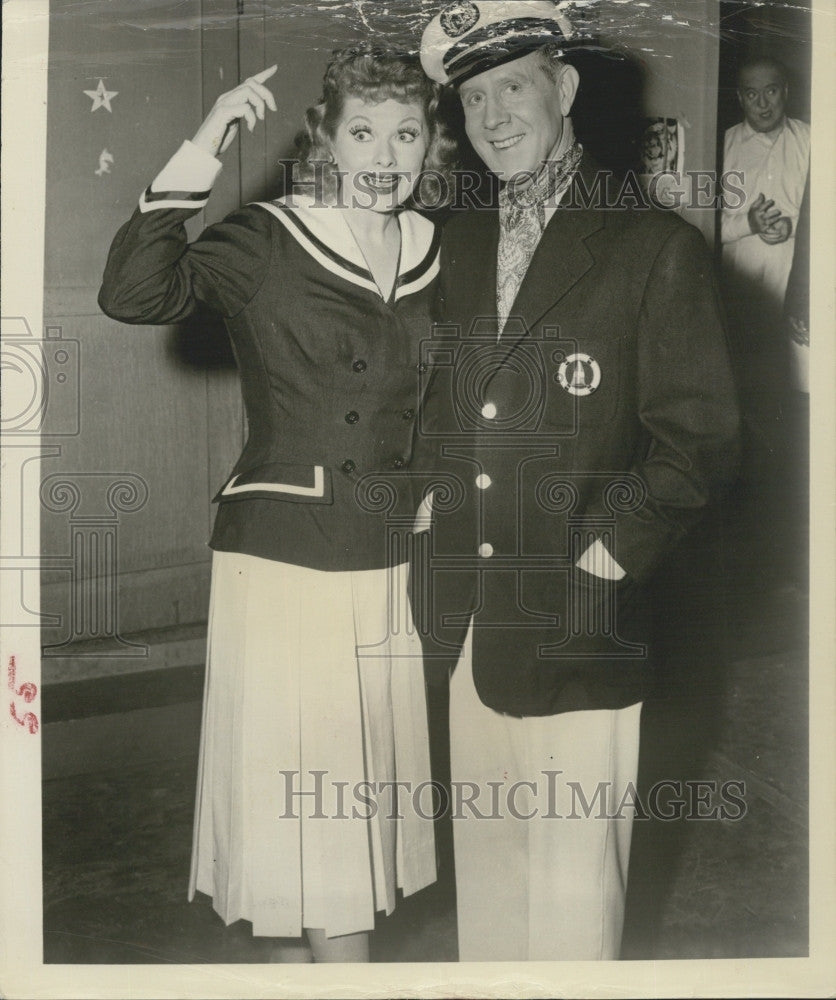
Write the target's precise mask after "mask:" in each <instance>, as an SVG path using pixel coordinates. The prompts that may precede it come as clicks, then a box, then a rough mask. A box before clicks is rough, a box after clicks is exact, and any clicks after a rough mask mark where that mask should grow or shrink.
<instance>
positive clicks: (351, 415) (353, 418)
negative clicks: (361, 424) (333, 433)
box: [345, 410, 360, 424]
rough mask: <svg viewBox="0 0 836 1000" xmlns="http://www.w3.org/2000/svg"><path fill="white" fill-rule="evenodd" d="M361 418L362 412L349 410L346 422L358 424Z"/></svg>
mask: <svg viewBox="0 0 836 1000" xmlns="http://www.w3.org/2000/svg"><path fill="white" fill-rule="evenodd" d="M359 419H360V414H359V413H358V412H357V411H356V410H349V411H348V413H346V415H345V422H346V423H347V424H356V423H357V421H358V420H359Z"/></svg>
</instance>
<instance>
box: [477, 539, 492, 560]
mask: <svg viewBox="0 0 836 1000" xmlns="http://www.w3.org/2000/svg"><path fill="white" fill-rule="evenodd" d="M479 555H480V556H481V557H482V558H483V559H490V558H491V556H492V555H493V545H491V543H490V542H483V543H482V544H481V545H480V546H479Z"/></svg>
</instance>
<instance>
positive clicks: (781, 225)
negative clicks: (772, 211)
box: [758, 215, 792, 245]
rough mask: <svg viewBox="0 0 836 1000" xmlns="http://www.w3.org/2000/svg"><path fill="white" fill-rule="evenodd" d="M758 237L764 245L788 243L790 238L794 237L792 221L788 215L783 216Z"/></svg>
mask: <svg viewBox="0 0 836 1000" xmlns="http://www.w3.org/2000/svg"><path fill="white" fill-rule="evenodd" d="M758 236H760V238H761V239H762V240H763V241H764V243H769V244H770V245H774V244H776V243H786V242H787V240H788V239H789V238H790V236H792V219H788V218H787V217H786V215H782V216H781V218H780V219H777V220H776V221H775V222H773V223H772V225H771V226H770V227H769V228H768V229H765V230H764V231H763V232H760V233H758Z"/></svg>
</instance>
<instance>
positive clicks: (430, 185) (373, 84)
mask: <svg viewBox="0 0 836 1000" xmlns="http://www.w3.org/2000/svg"><path fill="white" fill-rule="evenodd" d="M348 97H359V98H361V99H362V100H364V101H369V102H372V103H379V102H382V101H386V100H390V99H391V100H396V101H401V102H403V103H415V104H420V105H421V107H422V108H423V110H424V117H425V118H426V121H427V127H428V129H429V141H428V143H427V153H426V156H425V157H424V164H423V169H422V175H421V177H420V178H419V179H418V181H417V183H416V184H415V186H414V188H413V195H412V197H411V199H410V202H411V204H413V205H416V204H417V205H419V206H420V207H423V208H438V207H441V206H442V205H445V204H447V203H448V202H449V201H450V200H451V197H452V191H453V169H454V167H455V164H456V159H457V145H456V142H455V140H454V139H453V138H452V137H451V136H450V135H449V133H448V130H447V127H446V125H445V124H444V123H443V122H442V121H441V120H440V119H439V116H438V114H437V112H438V106H439V101H440V99H441V87H440V86H439V85H438V84H436V83H434V82H433V81H432V80H430V79H429V78H428V77H427V76H426V75H425V73H424V71H423V70H422V69H421V63H420V61H419V59H418V57H417V56H414V55H412V54H411V53H408V52H404V51H401V50H399V49H388V48H382V47H379V46H373V45H362V46H358V47H355V48H350V49H342V50H340V51H337V52H334V53H333V55H332V58H331V61H330V62H329V63H328V68H327V69H326V71H325V79H324V80H323V85H322V97H321V98H320V100H319V101H318V102H317V103H316V104H315V105H314V106H313V107H311V108H308V111H307V113H306V115H305V132H303V133H301V134H300V136H299V137H298V138H297V141H296V144H297V149H298V155H299V161H298V164H297V166H296V170H295V171H294V181H296V182H300V183H305V184H313V185H314V189H315V194H316V197H317V198H321V199H323V200H325V201H330V200H333V199H334V198H335V196H336V194H337V191H338V187H339V175H338V172H337V167H336V165H335V164H334V163H333V161H332V159H331V156H330V144H331V142H332V141H333V139H334V137H335V136H336V132H337V126H338V125H339V122H340V119H341V118H342V114H343V110H344V108H345V102H346V98H348Z"/></svg>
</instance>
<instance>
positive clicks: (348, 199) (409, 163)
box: [331, 97, 429, 212]
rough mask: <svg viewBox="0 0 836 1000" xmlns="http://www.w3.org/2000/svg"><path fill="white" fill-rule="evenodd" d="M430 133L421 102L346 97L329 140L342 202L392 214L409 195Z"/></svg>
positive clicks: (424, 154)
mask: <svg viewBox="0 0 836 1000" xmlns="http://www.w3.org/2000/svg"><path fill="white" fill-rule="evenodd" d="M428 144H429V129H428V127H427V122H426V119H425V117H424V109H423V107H422V106H421V105H420V104H402V103H401V102H400V101H396V100H394V99H392V98H388V99H387V100H385V101H381V102H379V103H376V104H374V103H370V102H368V101H365V100H363V98H361V97H347V98H346V100H345V106H344V107H343V114H342V118H341V119H340V121H339V122H338V124H337V128H336V132H335V135H334V138H333V140H332V142H331V152H332V153H333V156H334V159H335V160H336V167H337V170H339V171H340V173H341V174H342V177H341V181H342V204H343V205H347V206H348V207H349V208H370V209H371V210H372V211H374V212H391V211H393V210H394V209H395V208H397V206H398V205H400V204H402V203H403V202H404V201H405V200H406V199H407V198H408V197H409V195H410V193H411V191H412V189H413V187H414V186H415V182H416V181H417V179H418V176H419V175H420V173H421V167H422V166H423V163H424V157H425V156H426V154H427V146H428Z"/></svg>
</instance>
